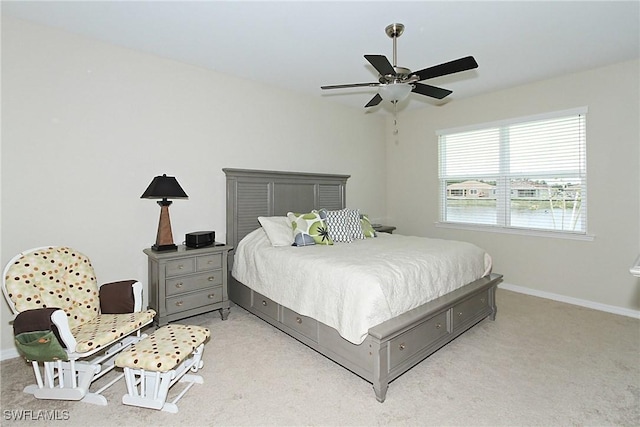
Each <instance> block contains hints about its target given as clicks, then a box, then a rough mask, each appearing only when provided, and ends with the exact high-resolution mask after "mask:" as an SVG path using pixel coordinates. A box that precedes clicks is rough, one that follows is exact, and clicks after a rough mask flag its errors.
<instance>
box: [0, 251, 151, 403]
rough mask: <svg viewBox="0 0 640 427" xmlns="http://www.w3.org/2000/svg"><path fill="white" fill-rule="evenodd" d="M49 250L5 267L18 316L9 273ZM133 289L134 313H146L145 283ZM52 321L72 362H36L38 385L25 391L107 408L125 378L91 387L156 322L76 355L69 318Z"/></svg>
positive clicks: (60, 315)
mask: <svg viewBox="0 0 640 427" xmlns="http://www.w3.org/2000/svg"><path fill="white" fill-rule="evenodd" d="M49 247H50V246H42V247H38V248H33V249H29V250H27V251H23V252H21V253H19V254H18V255H16V256H15V257H13V258H12V259H11V260H10V261H9V262H8V263H7V265H6V266H5V268H4V270H3V272H2V273H3V274H2V291H3V293H4V296H5V299H6V301H7V303H8V304H9V307H10V308H11V311H12V312H13V314H14V316H16V315H17V314H18V310H16V307H15V304H14V303H13V301H12V300H11V298H10V297H9V294H8V291H7V288H6V286H5V277H6V276H7V272H8V271H9V269H10V268H11V266H12V265H13V264H14V263H15V261H16V260H18V259H19V258H21V257H22V256H24V255H26V254H29V253H31V252H34V251H37V250H43V249H47V248H49ZM132 286H133V295H134V312H138V311H141V310H142V283H140V282H135V283H134V284H133V285H132ZM51 320H52V321H53V323H54V324H55V325H56V327H57V328H58V332H59V334H60V338H61V339H62V341H64V345H65V346H66V351H67V356H68V358H69V360H68V361H62V360H57V361H54V362H37V361H32V362H31V365H32V367H33V372H34V375H35V377H36V384H31V385H28V386H26V387H25V388H24V390H23V391H24V392H25V393H29V394H33V396H34V397H35V398H37V399H54V400H81V401H83V402H86V403H92V404H96V405H103V406H106V405H107V399H106V398H105V397H104V396H103V395H102V393H103V392H104V391H105V390H107V389H108V388H109V387H111V386H112V385H114V384H115V383H117V382H118V381H119V380H121V379H122V378H123V377H124V374H123V373H122V374H118V375H117V376H116V377H115V378H114V379H112V380H111V381H109V382H108V383H107V384H105V385H104V386H103V387H101V388H100V389H98V390H96V391H93V392H91V391H90V390H89V388H90V386H91V384H92V383H93V382H94V381H96V380H98V379H99V378H102V377H103V376H104V375H106V374H107V373H109V372H111V371H112V370H113V369H114V368H115V367H116V366H115V363H114V362H115V358H116V356H117V355H118V354H119V353H120V352H121V351H123V350H125V349H127V348H128V347H129V346H130V345H131V344H135V343H137V342H138V341H140V340H141V339H144V338H145V337H147V334H142V333H141V332H140V330H141V328H142V327H144V326H146V325H148V324H150V323H151V322H153V319H152V320H150V321H149V322H147V323H146V324H144V325H142V326H141V328H140V329H138V330H136V331H134V332H132V333H131V334H130V335H128V336H126V337H123V338H121V339H120V340H118V341H114V342H113V343H112V344H110V345H108V346H103V347H100V348H97V349H94V350H92V351H89V352H86V353H76V351H75V350H76V345H77V342H76V339H75V338H74V337H73V335H72V334H71V329H70V327H69V322H68V320H67V316H66V314H65V313H64V312H63V311H62V310H59V311H56V312H54V313H53V315H52V316H51Z"/></svg>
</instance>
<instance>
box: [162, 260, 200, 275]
mask: <svg viewBox="0 0 640 427" xmlns="http://www.w3.org/2000/svg"><path fill="white" fill-rule="evenodd" d="M195 271H196V260H195V259H194V258H180V259H174V260H171V261H167V264H166V266H165V274H166V275H167V277H170V276H178V275H180V274H189V273H195Z"/></svg>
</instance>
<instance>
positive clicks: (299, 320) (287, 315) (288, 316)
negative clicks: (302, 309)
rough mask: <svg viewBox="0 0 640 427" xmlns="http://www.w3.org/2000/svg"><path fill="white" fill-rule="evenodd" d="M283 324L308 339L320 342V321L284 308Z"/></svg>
mask: <svg viewBox="0 0 640 427" xmlns="http://www.w3.org/2000/svg"><path fill="white" fill-rule="evenodd" d="M282 323H284V324H285V325H286V326H288V327H290V328H291V329H293V330H295V331H297V332H300V333H301V334H302V335H304V336H305V337H307V338H310V339H312V340H313V341H314V342H318V321H317V320H315V319H312V318H311V317H307V316H303V315H301V314H298V313H296V312H295V311H293V310H289V309H288V308H286V307H282Z"/></svg>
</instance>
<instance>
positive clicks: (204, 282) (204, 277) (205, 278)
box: [166, 270, 222, 296]
mask: <svg viewBox="0 0 640 427" xmlns="http://www.w3.org/2000/svg"><path fill="white" fill-rule="evenodd" d="M166 283H167V285H166V292H167V296H171V295H176V294H182V293H185V292H190V291H196V290H198V289H202V288H210V287H211V286H218V285H221V284H222V270H216V271H211V272H209V273H205V274H195V275H193V276H183V277H176V278H175V279H167V282H166Z"/></svg>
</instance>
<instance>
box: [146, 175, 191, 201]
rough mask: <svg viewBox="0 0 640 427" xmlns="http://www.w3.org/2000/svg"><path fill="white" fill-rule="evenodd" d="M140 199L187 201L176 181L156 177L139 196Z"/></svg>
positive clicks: (185, 194)
mask: <svg viewBox="0 0 640 427" xmlns="http://www.w3.org/2000/svg"><path fill="white" fill-rule="evenodd" d="M140 198H141V199H188V198H189V196H187V193H185V192H184V190H183V189H182V187H180V184H178V180H177V179H176V178H175V177H173V176H167V175H166V174H163V175H162V176H156V177H155V178H153V181H151V184H149V187H147V189H146V190H145V192H144V193H142V196H140Z"/></svg>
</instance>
